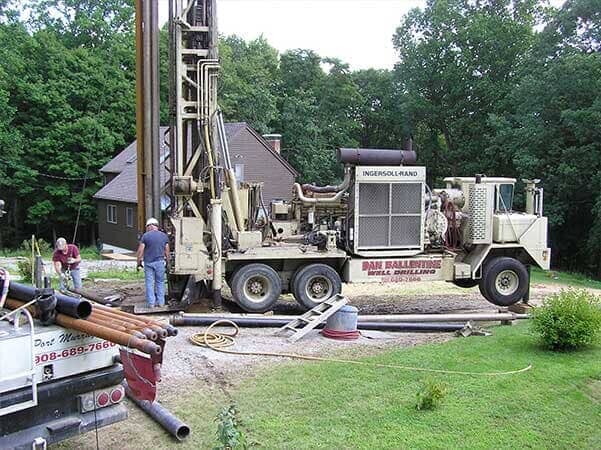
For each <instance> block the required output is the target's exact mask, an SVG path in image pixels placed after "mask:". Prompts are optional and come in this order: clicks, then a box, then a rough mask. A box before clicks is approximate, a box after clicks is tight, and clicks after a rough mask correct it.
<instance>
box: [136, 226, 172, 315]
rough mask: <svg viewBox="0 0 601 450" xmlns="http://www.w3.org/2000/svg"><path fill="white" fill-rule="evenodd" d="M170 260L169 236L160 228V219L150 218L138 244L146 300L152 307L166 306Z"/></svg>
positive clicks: (139, 265)
mask: <svg viewBox="0 0 601 450" xmlns="http://www.w3.org/2000/svg"><path fill="white" fill-rule="evenodd" d="M168 260H169V238H168V237H167V235H166V234H165V233H163V232H162V231H160V230H159V221H158V220H156V219H155V218H150V219H148V221H147V222H146V233H144V234H143V235H142V238H141V239H140V245H139V246H138V267H144V279H145V280H146V302H147V303H148V306H149V307H151V308H152V307H154V306H165V261H168ZM142 261H144V264H142Z"/></svg>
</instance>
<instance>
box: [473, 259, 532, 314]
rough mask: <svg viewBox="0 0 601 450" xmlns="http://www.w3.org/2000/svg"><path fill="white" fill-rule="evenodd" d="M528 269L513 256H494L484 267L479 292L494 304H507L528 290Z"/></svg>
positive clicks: (522, 295)
mask: <svg viewBox="0 0 601 450" xmlns="http://www.w3.org/2000/svg"><path fill="white" fill-rule="evenodd" d="M529 283H530V280H529V279H528V270H527V269H526V267H525V266H524V265H523V264H522V263H521V262H519V261H518V260H517V259H513V258H506V257H501V258H494V259H492V260H491V261H490V262H488V263H487V264H486V266H485V267H484V273H483V275H482V280H480V292H481V293H482V295H483V296H484V297H485V298H486V300H488V301H489V302H491V303H492V304H494V305H497V306H509V305H513V304H514V303H517V302H519V301H520V300H521V299H522V298H524V295H526V293H527V292H528V284H529Z"/></svg>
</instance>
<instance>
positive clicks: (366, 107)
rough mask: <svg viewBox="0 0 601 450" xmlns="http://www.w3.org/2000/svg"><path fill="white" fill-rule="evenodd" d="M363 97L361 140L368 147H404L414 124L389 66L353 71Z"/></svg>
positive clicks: (362, 144) (360, 108) (363, 145)
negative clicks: (407, 113)
mask: <svg viewBox="0 0 601 450" xmlns="http://www.w3.org/2000/svg"><path fill="white" fill-rule="evenodd" d="M352 77H353V81H354V82H355V84H356V85H357V88H358V90H359V95H360V97H361V101H360V104H359V110H358V121H359V126H360V131H359V136H358V140H359V143H360V145H361V147H365V148H370V147H371V148H401V147H402V144H403V140H404V139H405V138H406V137H407V136H408V135H409V130H410V128H411V126H410V123H409V120H408V118H407V116H406V113H405V111H404V103H405V101H406V100H405V98H404V95H403V94H402V93H401V92H400V90H399V87H398V84H397V83H396V81H395V79H394V74H393V72H391V71H389V70H376V69H368V70H361V71H357V72H353V74H352Z"/></svg>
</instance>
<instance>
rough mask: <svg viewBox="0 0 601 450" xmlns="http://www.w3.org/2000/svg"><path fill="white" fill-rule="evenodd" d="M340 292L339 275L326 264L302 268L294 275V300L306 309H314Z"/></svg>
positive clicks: (340, 282)
mask: <svg viewBox="0 0 601 450" xmlns="http://www.w3.org/2000/svg"><path fill="white" fill-rule="evenodd" d="M341 291H342V281H341V280H340V275H338V272H336V271H335V270H334V269H332V268H331V267H330V266H328V265H326V264H309V265H308V266H305V267H303V268H302V269H300V270H299V271H298V272H297V273H296V274H295V276H294V279H293V282H292V294H293V295H294V298H296V301H298V303H300V304H301V305H302V306H304V307H305V308H306V309H312V308H315V307H316V306H317V305H319V304H320V303H323V302H325V301H326V300H327V299H329V298H331V297H333V296H334V295H336V294H340V292H341Z"/></svg>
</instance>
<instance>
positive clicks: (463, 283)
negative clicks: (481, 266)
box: [453, 278, 480, 289]
mask: <svg viewBox="0 0 601 450" xmlns="http://www.w3.org/2000/svg"><path fill="white" fill-rule="evenodd" d="M479 283H480V280H472V279H471V278H460V279H458V280H453V284H454V285H455V286H457V287H460V288H464V289H469V288H473V287H474V286H478V284H479Z"/></svg>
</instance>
